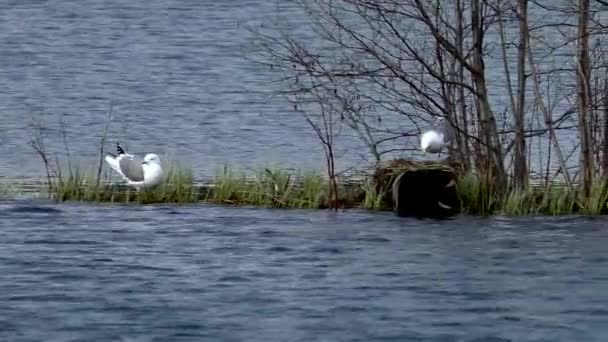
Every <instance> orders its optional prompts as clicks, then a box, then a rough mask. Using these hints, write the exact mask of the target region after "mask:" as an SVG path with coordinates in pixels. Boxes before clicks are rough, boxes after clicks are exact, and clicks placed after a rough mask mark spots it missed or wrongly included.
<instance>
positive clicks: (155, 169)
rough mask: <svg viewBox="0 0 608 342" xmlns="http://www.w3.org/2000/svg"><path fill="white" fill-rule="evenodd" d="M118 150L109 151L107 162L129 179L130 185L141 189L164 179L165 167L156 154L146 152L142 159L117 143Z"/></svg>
mask: <svg viewBox="0 0 608 342" xmlns="http://www.w3.org/2000/svg"><path fill="white" fill-rule="evenodd" d="M116 152H117V153H118V154H117V155H114V154H112V153H109V154H108V155H107V156H106V162H107V163H108V164H109V165H110V167H111V168H112V169H114V170H115V171H116V172H118V173H119V174H120V175H121V176H122V178H124V180H125V181H127V184H128V185H130V186H132V187H134V188H136V189H137V190H141V189H146V188H152V187H155V186H157V185H159V184H160V183H161V182H162V181H163V176H164V172H163V168H162V166H161V163H160V158H159V157H158V156H157V155H156V154H154V153H149V154H146V156H145V157H144V158H143V159H142V158H141V157H137V156H134V155H132V154H128V153H126V152H125V150H124V149H123V148H122V147H121V146H120V144H119V143H116Z"/></svg>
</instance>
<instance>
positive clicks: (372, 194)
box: [361, 178, 388, 211]
mask: <svg viewBox="0 0 608 342" xmlns="http://www.w3.org/2000/svg"><path fill="white" fill-rule="evenodd" d="M361 189H362V190H363V192H364V194H365V195H364V198H363V202H362V203H361V206H362V207H363V208H365V209H369V210H375V211H377V210H381V209H383V208H384V200H385V197H386V194H387V193H388V188H387V187H383V186H381V187H379V186H378V185H377V184H376V182H375V181H374V180H373V179H372V178H366V179H365V180H364V181H363V183H362V184H361Z"/></svg>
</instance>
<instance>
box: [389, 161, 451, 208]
mask: <svg viewBox="0 0 608 342" xmlns="http://www.w3.org/2000/svg"><path fill="white" fill-rule="evenodd" d="M455 182H456V180H455V175H454V173H453V172H450V171H446V170H434V169H423V170H411V171H406V172H404V173H402V174H401V175H399V176H398V177H397V178H395V183H394V184H393V206H394V207H393V208H394V211H395V213H396V214H397V215H398V216H413V217H418V218H425V217H429V218H445V217H450V216H453V215H455V214H456V213H457V212H458V211H459V210H460V201H459V200H458V195H457V193H456V184H455Z"/></svg>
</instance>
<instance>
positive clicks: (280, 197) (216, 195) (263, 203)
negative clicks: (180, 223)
mask: <svg viewBox="0 0 608 342" xmlns="http://www.w3.org/2000/svg"><path fill="white" fill-rule="evenodd" d="M325 189H326V181H325V180H324V179H323V177H322V176H321V175H320V174H318V173H316V172H309V173H305V174H301V173H300V172H298V173H295V174H292V173H289V172H286V171H284V170H282V169H279V168H277V167H264V168H261V169H259V170H257V171H256V172H255V173H254V174H253V176H252V177H249V178H248V177H247V175H246V174H245V173H242V172H235V171H234V170H232V169H231V168H230V167H229V166H227V165H226V166H224V167H223V169H222V170H221V171H220V172H218V174H217V176H216V178H215V182H214V186H213V188H212V190H211V191H210V196H209V197H208V198H207V200H209V201H212V202H215V203H228V204H249V205H254V206H260V207H274V208H319V207H321V205H322V202H323V200H324V199H325V198H326V191H325Z"/></svg>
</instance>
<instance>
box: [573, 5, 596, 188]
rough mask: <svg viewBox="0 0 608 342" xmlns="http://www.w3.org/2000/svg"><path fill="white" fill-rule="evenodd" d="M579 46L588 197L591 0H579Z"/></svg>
mask: <svg viewBox="0 0 608 342" xmlns="http://www.w3.org/2000/svg"><path fill="white" fill-rule="evenodd" d="M577 38H578V47H577V69H576V71H577V72H576V83H577V103H578V118H579V137H580V146H581V153H580V169H581V174H582V180H581V183H582V184H581V185H582V190H583V195H584V196H585V197H588V196H589V195H590V193H591V183H592V181H593V174H594V163H593V150H592V145H591V143H592V142H591V139H592V136H591V123H590V120H589V109H590V106H589V105H590V103H589V102H590V84H589V83H590V80H591V61H590V58H589V0H579V2H578V35H577Z"/></svg>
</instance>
